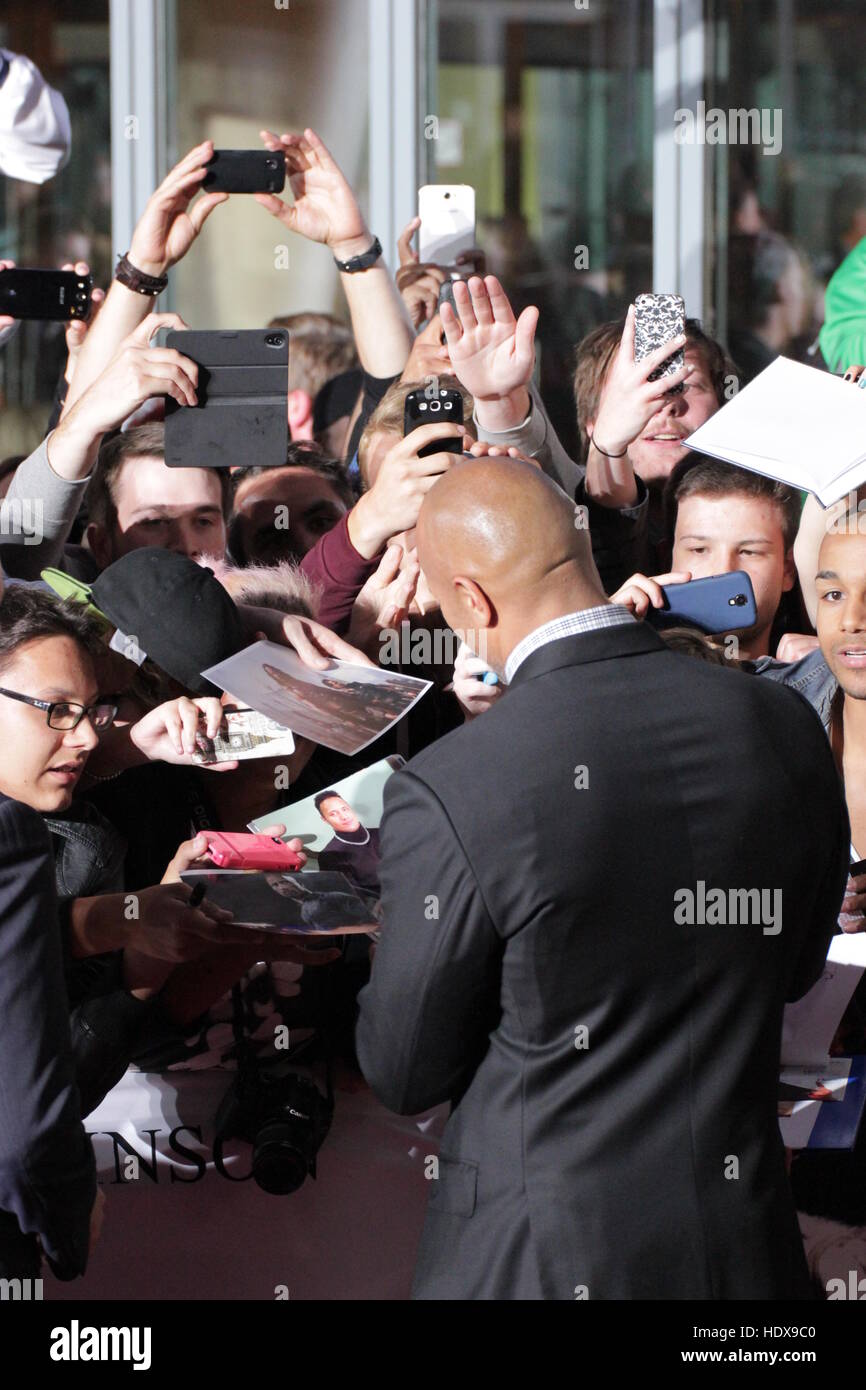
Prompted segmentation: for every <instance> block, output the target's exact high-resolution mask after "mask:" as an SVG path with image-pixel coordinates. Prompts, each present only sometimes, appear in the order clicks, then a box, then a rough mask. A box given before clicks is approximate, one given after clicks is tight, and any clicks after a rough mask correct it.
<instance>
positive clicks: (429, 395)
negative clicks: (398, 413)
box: [403, 386, 463, 458]
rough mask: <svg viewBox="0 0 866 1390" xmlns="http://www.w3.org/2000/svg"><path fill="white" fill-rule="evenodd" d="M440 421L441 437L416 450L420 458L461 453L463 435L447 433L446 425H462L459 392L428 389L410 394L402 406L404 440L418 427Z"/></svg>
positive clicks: (461, 404)
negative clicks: (430, 455)
mask: <svg viewBox="0 0 866 1390" xmlns="http://www.w3.org/2000/svg"><path fill="white" fill-rule="evenodd" d="M440 420H441V422H442V438H441V439H433V440H431V442H430V443H429V444H425V445H424V447H423V449H419V450H418V457H419V458H427V456H428V455H429V454H462V453H463V437H462V435H459V434H457V435H449V433H448V426H449V425H454V424H457V425H462V424H463V397H462V396H461V394H460V392H459V391H455V390H454V389H453V388H452V389H450V390H446V389H445V388H444V387H441V386H440V387H439V389H438V391H437V390H435V389H433V388H431V387H429V386H427V387H424V388H423V389H421V388H419V389H418V390H417V391H410V392H409V394H408V396H407V397H406V401H405V404H404V406H403V437H404V439H405V437H406V435H407V434H411V433H412V431H413V430H417V429H418V428H419V427H420V426H421V425H433V424H436V423H438V422H439V421H440Z"/></svg>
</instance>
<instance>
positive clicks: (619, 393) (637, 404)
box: [587, 304, 693, 454]
mask: <svg viewBox="0 0 866 1390" xmlns="http://www.w3.org/2000/svg"><path fill="white" fill-rule="evenodd" d="M685 341H686V335H685V334H684V333H681V334H680V336H679V337H678V338H673V339H671V341H670V342H668V343H663V344H662V346H661V347H658V348H656V349H655V351H654V352H651V353H650V354H649V356H648V357H644V358H643V359H642V360H641V361H640V362H635V360H634V305H633V304H632V305H630V306H629V311H628V313H627V315H626V320H625V328H624V329H623V334H622V338H621V339H620V344H619V348H618V349H617V352H616V355H615V356H614V359H613V362H612V363H611V367H610V371H609V372H608V374H607V378H606V380H605V383H604V389H603V391H602V393H601V400H600V402H599V407H598V415H597V416H596V418H595V420H594V421H592V422H587V423H588V424H591V428H592V438H593V440H595V439H598V442H599V447H600V448H601V449H602V450H603V452H605V453H607V454H621V453H624V452H625V450H626V449H627V448H628V446H629V444H631V442H632V440H633V439H637V437H638V435H639V434H641V433H642V432H643V431H644V430H645V429H646V427H647V425H648V424H649V422H650V420H651V419H652V417H653V416H654V415H655V414H656V412H657V411H658V409H659V406H660V404H661V402H662V400H663V398H664V396H665V395H666V394H667V393H668V392H669V391H670V389H671V387H672V386H677V385H679V383H680V382H681V381H685V380H686V378H687V377H688V376H689V374H690V372H691V371H692V370H693V369H692V366H691V365H689V364H688V363H687V364H685V365H684V366H682V367H680V368H679V370H678V371H676V372H672V373H671V375H670V376H665V377H659V379H658V381H650V380H649V377H650V376H651V374H652V373H653V372H654V371H655V369H656V367H660V366H661V365H662V363H663V362H666V361H667V359H668V358H669V357H670V356H671V354H672V353H674V352H676V350H677V349H678V348H681V347H682V346H683V345H684V343H685Z"/></svg>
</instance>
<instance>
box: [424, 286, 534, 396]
mask: <svg viewBox="0 0 866 1390" xmlns="http://www.w3.org/2000/svg"><path fill="white" fill-rule="evenodd" d="M454 302H455V304H456V305H457V311H458V312H457V313H456V314H455V312H454V310H453V309H452V308H451V305H450V304H447V303H446V304H443V305H442V308H441V311H440V314H441V318H442V327H443V328H444V330H445V337H446V339H447V342H448V352H449V354H450V357H451V364H452V366H453V368H454V372H455V374H456V376H457V377H458V379H459V380H460V381H461V382H462V384H463V385H464V386H465V387H466V390H467V391H469V392H470V393H471V394H472V395H473V396H474V397H475V399H476V401H485V400H501V399H503V398H504V397H507V396H510V395H511V394H512V393H514V392H515V391H520V390H521V389H524V388H525V387H526V386H527V385H528V383H529V381H530V378H531V377H532V368H533V365H534V362H535V330H536V328H537V326H538V310H537V309H536V308H535V307H534V306H530V307H528V308H526V309H524V310H523V313H522V314H521V315H520V318H519V319H515V317H514V313H513V310H512V308H511V304H510V303H509V300H508V296H507V295H506V293H505V291H504V290H503V288H502V286H501V285H500V283H499V281H498V280H497V278H496V276H495V275H488V276H486V277H485V279H483V280H482V279H481V278H480V276H473V277H472V278H471V279H470V280H468V281H462V280H457V281H455V282H454ZM458 315H459V317H458Z"/></svg>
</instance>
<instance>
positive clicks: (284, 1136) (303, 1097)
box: [215, 1057, 334, 1196]
mask: <svg viewBox="0 0 866 1390" xmlns="http://www.w3.org/2000/svg"><path fill="white" fill-rule="evenodd" d="M333 1113H334V1105H333V1100H332V1099H331V1098H330V1097H328V1098H326V1097H325V1096H323V1095H322V1092H321V1091H320V1090H319V1088H318V1086H317V1085H316V1084H315V1082H314V1081H311V1080H310V1079H309V1078H308V1077H306V1076H301V1075H299V1074H298V1073H297V1072H291V1071H290V1072H285V1073H282V1074H281V1073H280V1072H278V1071H275V1070H274V1068H273V1067H270V1068H268V1067H266V1066H264V1065H261V1064H259V1063H258V1062H257V1061H256V1060H255V1058H251V1057H246V1058H241V1059H240V1060H239V1063H238V1074H237V1076H236V1078H235V1079H234V1081H233V1082H232V1084H231V1086H230V1087H229V1089H228V1091H227V1092H226V1094H225V1095H224V1096H223V1098H222V1100H221V1102H220V1105H219V1109H218V1110H217V1113H216V1120H215V1127H216V1137H217V1139H218V1140H220V1141H223V1142H224V1141H225V1140H227V1139H245V1140H246V1141H247V1142H248V1143H250V1144H252V1146H253V1177H254V1179H255V1181H256V1182H257V1183H258V1185H259V1187H260V1188H262V1190H263V1191H265V1192H271V1193H273V1194H274V1195H276V1196H284V1195H286V1194H288V1193H290V1192H297V1190H298V1188H299V1187H301V1186H302V1185H303V1182H304V1179H305V1178H306V1176H307V1174H308V1173H309V1174H310V1176H311V1177H313V1178H315V1176H316V1155H317V1153H318V1151H319V1149H320V1148H321V1146H322V1143H323V1141H324V1138H325V1135H326V1134H327V1133H328V1130H329V1129H330V1127H331V1119H332V1116H333Z"/></svg>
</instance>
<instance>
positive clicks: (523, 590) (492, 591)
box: [417, 457, 605, 666]
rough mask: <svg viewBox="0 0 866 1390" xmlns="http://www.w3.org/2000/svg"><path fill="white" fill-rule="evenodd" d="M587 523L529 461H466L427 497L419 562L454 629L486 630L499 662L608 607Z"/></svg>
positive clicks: (419, 533)
mask: <svg viewBox="0 0 866 1390" xmlns="http://www.w3.org/2000/svg"><path fill="white" fill-rule="evenodd" d="M580 522H581V517H580V515H579V514H578V511H577V508H575V506H574V504H573V503H572V502H570V501H569V500H568V498H567V497H566V495H565V493H564V492H563V491H562V490H561V489H560V488H559V487H557V486H556V484H555V483H554V482H552V481H551V479H550V478H548V477H546V476H545V474H544V473H542V472H541V471H540V470H539V469H538V468H535V467H533V466H532V464H529V463H525V462H523V461H521V460H520V459H512V458H501V457H497V458H473V459H464V460H462V461H461V462H460V463H458V464H456V465H455V466H454V467H453V468H450V469H449V470H448V472H447V473H444V474H443V475H442V477H441V478H439V480H438V481H437V483H436V485H435V486H434V487H433V488H431V490H430V492H429V493H428V494H427V497H426V498H425V500H424V505H423V506H422V508H421V513H420V516H419V518H418V529H417V543H418V561H419V564H420V565H421V569H422V570H423V572H424V574H425V576H426V578H427V582H428V584H429V586H430V588H431V590H432V592H433V594H434V595H435V596H436V598H437V599H438V601H439V604H440V606H441V608H442V612H443V614H444V616H445V618H446V619H447V621H448V622H449V623H450V625H451V627H452V628H455V629H456V630H459V631H461V632H471V631H473V630H475V631H478V630H479V629H483V630H484V631H485V634H486V642H487V659H488V660H489V661H490V662H491V664H492V665H494V666H497V660H498V663H499V665H504V662H505V659H506V657H507V656H508V652H509V651H510V650H511V647H512V646H514V645H516V642H517V641H519V640H520V637H521V636H523V635H525V633H526V632H529V631H531V630H532V629H533V628H534V627H537V626H539V625H540V624H541V623H542V622H547V621H549V619H550V618H553V617H557V616H559V615H561V614H563V613H569V612H574V611H575V610H577V609H579V608H588V607H591V606H593V605H595V604H598V603H604V602H605V594H604V590H603V589H602V586H601V581H600V580H599V577H598V571H597V570H596V568H595V563H594V561H593V558H592V547H591V544H590V538H589V531H588V530H587V528H586V525H585V524H584V525H581V524H580ZM515 634H518V635H517V636H515Z"/></svg>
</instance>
